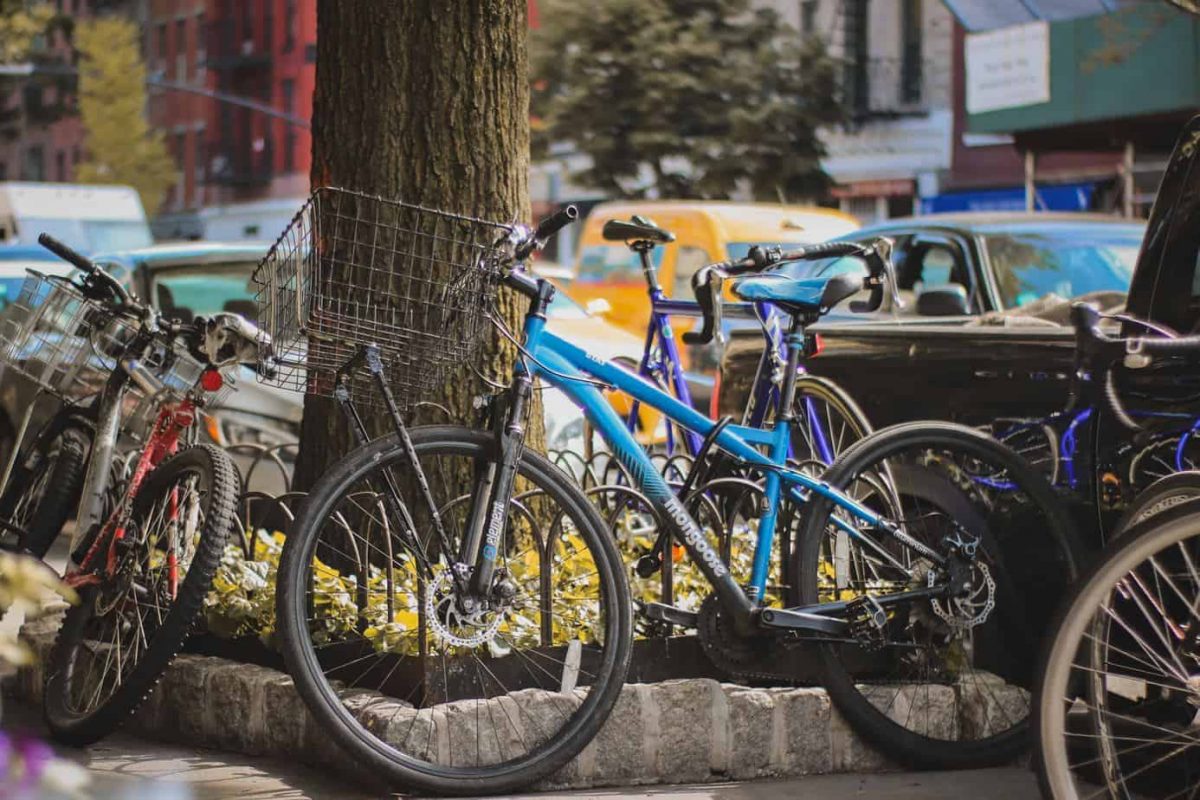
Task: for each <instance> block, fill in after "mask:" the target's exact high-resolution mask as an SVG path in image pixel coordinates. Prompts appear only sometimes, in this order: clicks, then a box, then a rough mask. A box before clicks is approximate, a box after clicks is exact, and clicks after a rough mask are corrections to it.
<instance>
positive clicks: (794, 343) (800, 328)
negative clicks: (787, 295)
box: [779, 314, 811, 422]
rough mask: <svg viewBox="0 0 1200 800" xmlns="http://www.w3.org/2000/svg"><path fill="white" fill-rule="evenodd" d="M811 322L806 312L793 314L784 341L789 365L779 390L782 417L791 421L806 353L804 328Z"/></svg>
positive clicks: (793, 415)
mask: <svg viewBox="0 0 1200 800" xmlns="http://www.w3.org/2000/svg"><path fill="white" fill-rule="evenodd" d="M810 322H811V320H810V319H808V315H806V314H793V315H792V324H791V326H790V327H789V328H788V332H787V336H786V337H785V338H784V342H786V343H787V366H786V367H785V368H784V373H783V387H782V388H781V390H780V392H779V416H780V419H783V420H786V421H788V422H791V421H792V420H793V419H795V414H794V413H793V410H792V406H793V405H794V403H795V401H796V373H797V372H798V371H799V370H800V359H801V357H803V355H804V348H805V347H806V345H805V341H804V340H805V337H804V329H805V327H807V326H808V324H809V323H810Z"/></svg>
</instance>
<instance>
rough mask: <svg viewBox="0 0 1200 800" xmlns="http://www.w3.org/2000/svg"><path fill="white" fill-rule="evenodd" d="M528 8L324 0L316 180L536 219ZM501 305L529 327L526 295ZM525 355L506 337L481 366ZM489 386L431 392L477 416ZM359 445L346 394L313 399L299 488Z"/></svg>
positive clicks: (491, 344)
mask: <svg viewBox="0 0 1200 800" xmlns="http://www.w3.org/2000/svg"><path fill="white" fill-rule="evenodd" d="M526 14H527V4H526V0H403V2H382V1H381V0H376V2H360V1H358V0H356V1H355V2H346V1H345V0H318V3H317V30H318V35H317V74H316V90H315V93H314V96H313V119H312V129H313V166H312V183H313V186H314V187H316V186H338V187H342V188H347V189H355V190H359V191H363V192H369V193H371V194H378V195H381V196H383V197H386V198H394V199H397V200H402V201H404V202H406V203H414V204H419V205H423V206H427V207H430V208H435V209H440V210H444V211H450V212H455V213H460V214H466V215H469V216H474V217H479V218H482V219H488V220H496V221H500V222H504V221H511V220H521V219H527V218H528V213H529V192H528V165H529V83H528V80H529V78H528V66H527V61H526V38H527V33H528V30H527V20H526ZM499 306H500V310H501V311H502V312H503V314H504V315H505V317H506V319H507V320H508V323H509V325H510V327H512V328H513V329H514V330H515V329H518V328H519V324H520V316H521V314H522V313H523V310H524V303H523V302H522V301H520V300H519V298H517V297H515V296H512V295H511V294H509V293H508V292H505V293H504V296H502V297H501V298H500V300H499ZM514 355H515V353H514V350H513V348H512V346H511V345H509V344H507V343H506V342H504V341H503V340H502V339H501V338H500V337H499V336H498V335H496V336H495V337H493V338H491V340H490V341H488V342H487V343H486V344H485V345H484V348H483V351H482V355H481V356H480V357H479V363H478V364H476V365H475V366H476V367H477V368H478V369H479V371H481V372H483V373H484V374H493V375H503V376H507V375H508V374H509V369H510V368H511V365H512V363H513V358H514ZM485 391H486V389H485V387H484V386H482V385H481V381H479V380H478V379H476V378H475V377H474V376H473V374H472V373H471V372H470V371H468V370H465V369H464V370H462V371H460V372H455V373H454V374H453V375H452V376H450V377H449V378H448V379H447V382H446V385H445V386H444V387H443V389H442V390H441V392H440V393H439V395H438V396H433V397H429V398H422V399H428V400H430V401H432V402H435V403H439V404H441V405H443V406H445V407H446V408H447V409H449V410H450V412H451V413H452V415H454V416H455V417H457V418H459V419H469V416H470V414H469V410H470V407H471V401H472V399H473V398H474V397H475V396H477V395H479V394H481V393H483V392H485ZM362 411H364V412H367V411H369V409H362ZM534 412H535V414H536V415H537V418H536V419H535V420H532V421H531V423H530V425H529V430H530V431H541V429H542V426H541V419H540V404H539V407H538V408H535V409H534ZM368 427H369V428H370V429H371V433H372V435H379V434H380V433H383V432H385V431H386V430H387V429H388V427H389V426H388V423H387V420H386V419H385V418H384V416H383V415H381V414H380V413H378V412H372V413H371V415H370V417H369V419H368ZM539 441H540V440H539ZM537 443H538V442H536V441H535V442H531V444H535V445H536V444H537ZM353 444H354V440H353V437H352V436H351V435H350V433H349V430H348V428H347V426H346V423H345V420H344V419H343V417H342V415H341V413H340V411H339V410H338V408H337V404H336V403H335V402H334V401H333V400H331V399H329V398H326V397H316V396H311V395H310V396H308V397H306V398H305V404H304V419H303V422H302V425H301V435H300V453H299V456H298V460H297V464H296V477H295V483H296V487H297V488H298V489H301V490H304V489H307V488H309V487H310V486H311V485H312V484H313V483H314V482H315V481H316V479H317V478H319V477H320V476H321V474H322V473H323V472H324V471H325V469H326V468H327V467H328V465H329V464H330V463H332V462H333V461H334V460H335V459H337V458H338V457H340V456H341V455H343V454H344V453H346V452H347V451H348V450H349V449H350V448H351V447H352V446H353Z"/></svg>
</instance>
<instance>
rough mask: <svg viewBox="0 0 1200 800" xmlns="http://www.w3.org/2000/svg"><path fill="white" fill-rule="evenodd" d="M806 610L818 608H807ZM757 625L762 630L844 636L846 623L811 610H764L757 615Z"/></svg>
mask: <svg viewBox="0 0 1200 800" xmlns="http://www.w3.org/2000/svg"><path fill="white" fill-rule="evenodd" d="M807 608H809V609H812V608H819V606H808V607H807ZM758 621H759V624H760V625H762V627H764V628H780V629H784V630H793V631H812V632H813V633H827V634H831V635H839V634H844V633H845V632H846V621H845V620H840V619H836V618H834V617H829V616H825V615H823V614H815V613H813V612H812V611H811V610H802V609H798V608H764V609H763V610H762V611H761V612H759V614H758Z"/></svg>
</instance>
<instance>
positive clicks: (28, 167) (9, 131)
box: [0, 0, 120, 182]
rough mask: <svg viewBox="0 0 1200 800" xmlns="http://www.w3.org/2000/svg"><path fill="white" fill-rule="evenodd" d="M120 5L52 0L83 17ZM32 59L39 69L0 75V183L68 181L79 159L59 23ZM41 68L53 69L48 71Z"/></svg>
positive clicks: (79, 133)
mask: <svg viewBox="0 0 1200 800" xmlns="http://www.w3.org/2000/svg"><path fill="white" fill-rule="evenodd" d="M97 5H98V6H99V7H100V10H106V9H107V8H109V7H112V6H115V5H120V4H119V3H112V2H101V3H96V2H94V1H93V0H57V10H58V12H59V13H60V14H62V15H64V16H71V17H75V18H81V19H86V18H87V17H89V16H91V15H92V14H93V13H94V11H95V10H96V8H95V7H96V6H97ZM31 61H32V62H33V63H34V64H36V65H37V66H38V67H41V68H43V71H42V72H39V73H36V74H34V75H30V76H7V77H5V78H0V181H58V182H65V181H71V180H74V178H75V166H76V165H77V164H78V163H79V160H80V158H81V157H82V153H83V151H82V142H83V128H82V126H81V125H80V124H79V118H78V116H77V110H76V101H75V87H76V81H75V78H74V76H72V75H70V74H64V73H65V72H66V71H67V70H68V69H69V67H70V66H71V64H72V50H71V45H70V43H69V42H68V40H67V37H66V35H65V33H64V32H63V29H62V27H61V26H55V27H54V28H53V29H52V30H51V31H50V32H49V33H48V34H47V35H46V36H45V37H42V38H41V40H40V41H35V42H34V52H33V53H32V54H31ZM45 70H56V71H58V74H52V73H51V72H47V71H45Z"/></svg>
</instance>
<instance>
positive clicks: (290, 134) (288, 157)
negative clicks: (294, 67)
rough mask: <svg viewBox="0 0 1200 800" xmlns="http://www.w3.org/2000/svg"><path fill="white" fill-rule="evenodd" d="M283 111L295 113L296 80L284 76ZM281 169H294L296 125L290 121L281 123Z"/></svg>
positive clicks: (287, 170)
mask: <svg viewBox="0 0 1200 800" xmlns="http://www.w3.org/2000/svg"><path fill="white" fill-rule="evenodd" d="M281 94H282V95H283V112H284V113H285V114H295V113H296V81H294V80H292V79H291V78H285V79H284V81H283V84H282V91H281ZM283 126H284V127H283V131H284V132H283V171H284V172H293V171H295V169H296V126H295V125H293V124H292V123H291V122H290V121H288V120H284V123H283Z"/></svg>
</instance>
